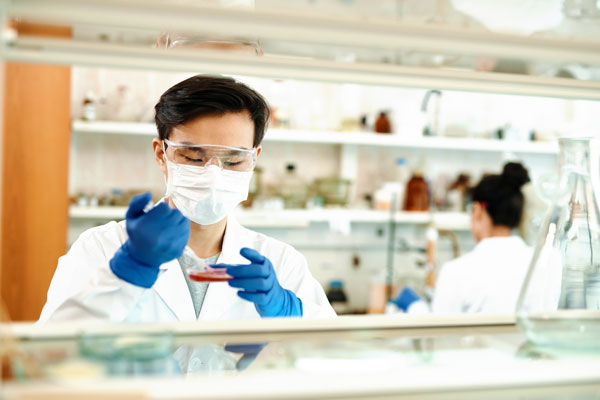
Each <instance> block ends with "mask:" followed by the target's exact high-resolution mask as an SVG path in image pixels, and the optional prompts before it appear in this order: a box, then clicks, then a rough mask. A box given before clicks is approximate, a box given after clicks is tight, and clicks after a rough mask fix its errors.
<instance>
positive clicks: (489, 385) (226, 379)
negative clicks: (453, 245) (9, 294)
mask: <svg viewBox="0 0 600 400" xmlns="http://www.w3.org/2000/svg"><path fill="white" fill-rule="evenodd" d="M1 328H2V333H3V335H4V340H3V346H5V349H6V348H7V347H6V346H8V347H10V348H11V349H12V350H11V351H9V352H8V353H9V354H13V355H14V360H16V361H13V364H14V365H16V368H13V374H12V377H7V376H6V374H5V376H4V381H3V387H2V392H3V393H2V395H3V396H2V397H3V398H5V399H37V398H39V399H42V398H43V399H53V398H57V399H59V398H60V399H65V398H66V399H70V398H87V399H89V400H92V399H95V398H108V397H110V398H112V399H114V400H116V399H146V398H147V399H192V398H198V399H202V398H207V399H208V398H210V399H233V398H245V399H276V398H286V399H317V398H318V399H324V398H326V399H342V398H344V399H392V398H427V399H453V398H457V399H475V398H477V399H479V398H486V399H556V398H560V399H600V353H594V352H591V353H590V352H576V351H574V350H570V349H566V348H563V349H561V348H552V349H547V348H539V347H536V346H535V345H533V344H531V343H528V342H527V340H526V338H525V336H524V335H523V334H522V333H521V332H520V331H519V330H518V329H517V328H516V326H515V324H514V318H513V317H512V316H509V315H504V316H500V315H495V316H494V315H489V316H481V315H480V316H477V315H456V316H427V315H426V316H410V317H407V316H402V315H400V316H348V317H340V318H338V319H333V320H301V319H265V320H258V321H223V322H210V323H206V322H203V323H158V324H143V325H141V324H140V325H135V324H106V323H103V324H100V323H89V322H82V323H55V324H44V325H34V324H27V323H16V324H5V325H3V326H2V327H1ZM14 365H13V367H14Z"/></svg>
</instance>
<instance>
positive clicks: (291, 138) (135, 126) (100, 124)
mask: <svg viewBox="0 0 600 400" xmlns="http://www.w3.org/2000/svg"><path fill="white" fill-rule="evenodd" d="M72 130H73V132H74V133H90V134H116V135H142V136H156V135H157V133H156V126H155V125H154V124H153V123H145V122H116V121H81V120H76V121H73V126H72ZM264 142H280V143H281V142H283V143H285V142H290V143H311V144H342V145H359V146H380V147H398V148H410V149H425V150H457V151H473V152H513V153H527V154H549V155H556V154H558V144H557V143H556V142H525V141H509V140H494V139H479V138H449V137H417V138H407V137H404V136H402V135H395V134H391V135H383V134H376V133H371V132H339V131H315V130H302V129H269V130H268V131H267V133H266V135H265V138H264Z"/></svg>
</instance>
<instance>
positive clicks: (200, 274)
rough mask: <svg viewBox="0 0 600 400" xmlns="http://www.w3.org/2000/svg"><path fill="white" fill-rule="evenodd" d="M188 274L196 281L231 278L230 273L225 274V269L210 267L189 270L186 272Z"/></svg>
mask: <svg viewBox="0 0 600 400" xmlns="http://www.w3.org/2000/svg"><path fill="white" fill-rule="evenodd" d="M188 276H189V277H190V279H191V280H193V281H196V282H226V281H228V280H230V279H232V278H233V277H232V276H231V275H227V273H226V272H225V271H218V270H214V269H212V268H211V269H207V270H205V271H202V270H200V271H191V272H190V273H188Z"/></svg>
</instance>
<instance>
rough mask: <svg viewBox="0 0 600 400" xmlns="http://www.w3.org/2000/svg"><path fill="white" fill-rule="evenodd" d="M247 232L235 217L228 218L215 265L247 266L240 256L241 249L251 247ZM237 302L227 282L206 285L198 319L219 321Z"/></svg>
mask: <svg viewBox="0 0 600 400" xmlns="http://www.w3.org/2000/svg"><path fill="white" fill-rule="evenodd" d="M248 232H249V231H248V230H246V229H245V228H243V227H242V226H241V225H240V224H239V222H238V221H237V220H236V219H235V217H233V216H229V217H228V218H227V227H226V228H225V237H224V238H223V248H222V251H221V255H220V256H219V259H218V261H217V263H219V264H248V263H249V261H248V260H246V259H245V258H244V257H242V256H241V255H240V250H241V249H242V247H252V240H251V238H250V235H248ZM238 301H240V298H239V297H238V295H237V289H235V288H232V287H231V286H229V284H227V282H213V283H211V284H210V285H208V291H207V292H206V297H205V298H204V304H203V305H202V310H201V311H200V316H199V319H202V320H216V319H220V318H221V316H222V315H223V314H225V313H226V312H227V311H228V310H229V309H230V308H231V307H233V306H234V303H235V302H238Z"/></svg>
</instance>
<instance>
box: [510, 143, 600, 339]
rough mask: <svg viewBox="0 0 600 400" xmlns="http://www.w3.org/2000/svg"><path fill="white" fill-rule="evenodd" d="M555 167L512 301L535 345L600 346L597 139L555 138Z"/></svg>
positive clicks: (599, 221)
mask: <svg viewBox="0 0 600 400" xmlns="http://www.w3.org/2000/svg"><path fill="white" fill-rule="evenodd" d="M559 147H560V173H559V180H558V184H557V185H556V189H555V191H554V196H553V201H552V202H551V205H550V208H549V210H548V212H547V214H546V217H545V219H544V222H543V224H542V227H541V231H540V235H539V237H538V240H537V243H536V247H535V251H534V253H533V257H532V260H531V264H530V267H529V270H528V273H527V276H526V278H525V281H524V283H523V287H522V290H521V294H520V296H519V300H518V302H517V310H516V311H517V324H518V326H519V328H520V329H521V330H522V331H523V332H524V333H525V334H526V335H527V338H528V339H529V341H530V342H533V343H535V344H538V345H543V346H546V345H549V346H560V347H579V348H593V349H600V219H599V218H600V214H599V208H598V205H599V203H598V196H599V195H600V191H599V188H600V185H599V180H598V174H599V173H600V170H599V156H600V154H599V153H598V141H597V140H596V139H592V138H564V139H560V140H559Z"/></svg>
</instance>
